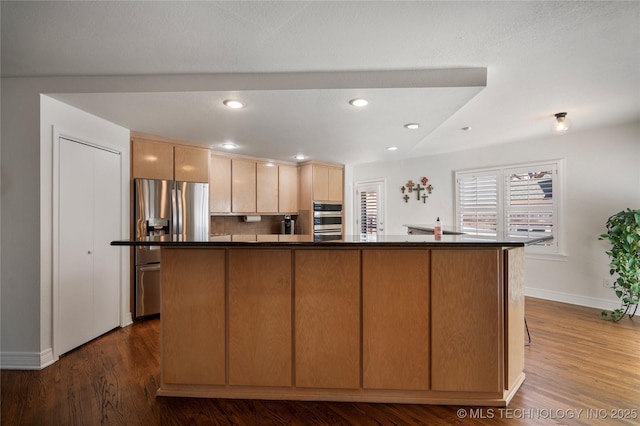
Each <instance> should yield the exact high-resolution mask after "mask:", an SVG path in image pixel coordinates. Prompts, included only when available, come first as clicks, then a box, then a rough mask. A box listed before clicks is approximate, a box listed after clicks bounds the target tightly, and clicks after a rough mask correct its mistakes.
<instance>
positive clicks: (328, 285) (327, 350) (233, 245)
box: [112, 235, 550, 406]
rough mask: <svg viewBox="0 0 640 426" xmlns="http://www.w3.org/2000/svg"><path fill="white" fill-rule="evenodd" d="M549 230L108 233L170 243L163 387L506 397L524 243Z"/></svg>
mask: <svg viewBox="0 0 640 426" xmlns="http://www.w3.org/2000/svg"><path fill="white" fill-rule="evenodd" d="M276 237H277V238H276ZM548 238H550V237H543V238H537V239H536V238H513V237H508V236H504V235H502V236H501V235H499V236H494V237H478V236H469V235H443V237H442V239H441V240H438V241H436V240H435V239H434V237H433V236H429V235H402V236H386V237H378V238H373V239H372V238H366V237H364V238H363V237H360V236H354V237H345V238H344V239H343V240H341V241H329V242H313V241H312V237H308V236H290V235H289V236H284V235H280V236H270V237H268V238H261V237H260V236H253V237H248V236H215V237H211V238H210V239H209V240H207V241H188V242H185V241H173V240H163V239H161V238H156V239H153V238H152V239H151V240H144V241H114V242H113V243H112V244H114V245H150V244H152V245H159V246H161V247H162V249H161V251H162V308H161V312H162V313H161V318H160V320H161V383H160V388H159V390H158V395H160V396H182V397H185V396H186V397H213V398H249V399H251V398H255V399H290V400H330V401H365V402H400V403H419V404H464V405H484V406H506V405H507V404H508V403H509V401H510V400H511V398H512V397H513V396H514V394H515V392H516V391H517V390H518V388H519V387H520V385H521V384H522V382H523V381H524V379H525V375H524V372H523V369H524V295H523V286H524V272H523V268H524V247H525V246H526V245H529V244H535V243H537V242H541V241H543V240H545V239H548ZM265 240H266V241H265Z"/></svg>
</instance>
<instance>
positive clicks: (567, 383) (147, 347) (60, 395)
mask: <svg viewBox="0 0 640 426" xmlns="http://www.w3.org/2000/svg"><path fill="white" fill-rule="evenodd" d="M526 312H527V322H528V324H529V329H530V331H531V335H532V339H533V343H532V344H531V346H529V347H527V348H525V373H526V375H527V379H526V380H525V382H524V384H523V385H522V388H521V389H520V391H519V392H518V394H517V395H516V396H515V398H514V399H513V400H512V402H511V404H510V405H509V407H508V408H507V409H499V408H477V407H476V408H473V407H459V406H428V405H404V404H365V403H331V402H300V401H297V402H296V401H294V402H290V401H251V400H223V399H197V398H162V397H156V396H155V392H156V389H157V388H158V383H159V362H160V361H159V352H160V350H159V349H160V348H159V320H149V321H142V322H136V323H135V324H134V325H132V326H130V327H126V328H124V329H117V330H115V331H113V332H111V333H109V334H107V335H104V336H102V337H99V338H98V339H96V340H94V341H93V342H90V343H89V344H87V345H84V346H82V347H81V348H79V349H77V350H74V351H72V352H70V353H68V354H67V355H65V356H63V357H61V359H60V360H59V361H58V362H57V363H55V364H54V365H52V366H50V367H48V368H45V369H44V370H41V371H12V370H3V371H2V373H1V374H2V375H1V382H0V395H1V423H2V425H12V426H13V425H99V424H105V425H142V424H144V425H187V424H189V425H451V424H480V425H482V424H486V425H523V424H526V425H531V424H534V425H537V424H544V425H554V424H557V425H566V424H569V425H574V424H575V425H580V424H584V425H594V424H595V425H598V424H601V425H611V424H615V425H639V424H640V413H639V412H638V411H640V317H636V318H634V319H632V320H630V319H628V318H625V319H624V320H622V321H621V322H620V323H618V324H612V323H610V322H607V321H604V320H602V319H600V312H599V310H597V309H590V308H584V307H579V306H574V305H567V304H562V303H556V302H549V301H543V300H539V299H532V298H528V299H527V301H526ZM580 410H582V411H580ZM625 410H627V411H625ZM633 410H635V411H633ZM634 413H635V414H634ZM462 414H464V415H462ZM616 416H617V417H623V418H622V419H615V418H614V417H616ZM624 417H626V418H624Z"/></svg>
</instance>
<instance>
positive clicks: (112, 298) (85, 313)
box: [55, 138, 121, 354]
mask: <svg viewBox="0 0 640 426" xmlns="http://www.w3.org/2000/svg"><path fill="white" fill-rule="evenodd" d="M59 143H60V145H59V150H60V154H59V184H58V185H59V187H58V194H59V196H58V199H59V203H58V206H59V207H58V208H59V214H58V226H59V228H58V265H59V266H58V309H57V312H58V313H57V318H58V322H59V323H58V324H57V326H56V327H55V328H56V332H57V333H58V335H57V336H56V342H57V343H56V352H57V354H63V353H65V352H67V351H69V350H71V349H73V348H75V347H77V346H80V345H82V344H83V343H86V342H88V341H89V340H91V339H93V338H95V337H97V336H99V335H101V334H103V333H105V332H106V331H109V330H111V329H113V328H115V327H117V326H118V324H119V313H120V309H119V306H120V256H119V250H118V248H117V247H112V246H111V245H110V242H111V241H113V240H117V239H119V237H120V215H121V205H120V200H121V193H120V188H121V187H120V167H121V165H120V155H118V154H117V153H113V152H110V151H105V150H102V149H99V148H95V147H91V146H88V145H85V144H82V143H77V142H73V141H69V140H67V139H64V138H60V139H59Z"/></svg>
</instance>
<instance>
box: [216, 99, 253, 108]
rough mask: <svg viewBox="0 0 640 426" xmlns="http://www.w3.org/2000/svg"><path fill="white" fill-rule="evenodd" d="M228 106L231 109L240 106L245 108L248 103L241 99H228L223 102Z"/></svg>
mask: <svg viewBox="0 0 640 426" xmlns="http://www.w3.org/2000/svg"><path fill="white" fill-rule="evenodd" d="M222 103H223V104H224V105H225V106H226V107H228V108H231V109H240V108H244V107H246V106H247V104H245V103H244V102H241V101H234V100H233V99H227V100H226V101H223V102H222Z"/></svg>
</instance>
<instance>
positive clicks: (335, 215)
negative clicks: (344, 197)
mask: <svg viewBox="0 0 640 426" xmlns="http://www.w3.org/2000/svg"><path fill="white" fill-rule="evenodd" d="M341 239H342V203H326V202H314V203H313V240H314V241H334V240H341Z"/></svg>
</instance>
